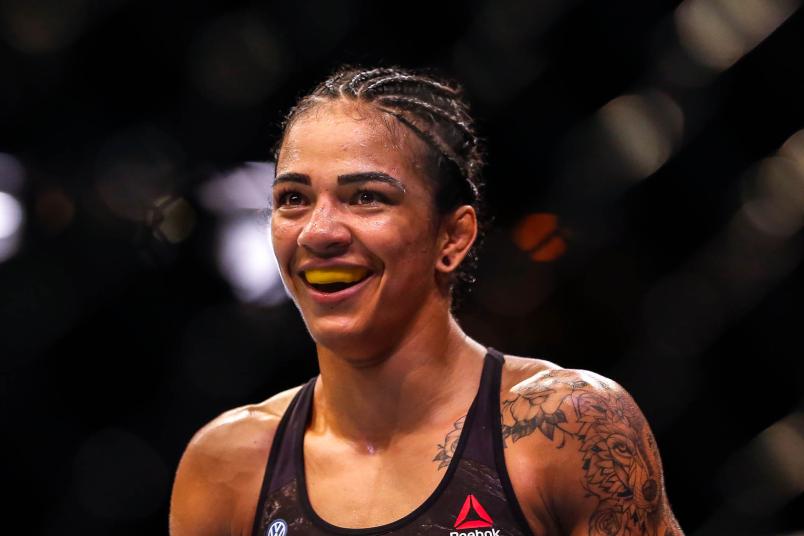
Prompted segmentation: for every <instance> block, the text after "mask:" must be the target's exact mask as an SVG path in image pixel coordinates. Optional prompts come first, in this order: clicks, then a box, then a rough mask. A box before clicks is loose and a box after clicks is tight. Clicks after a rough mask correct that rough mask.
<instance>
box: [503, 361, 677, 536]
mask: <svg viewBox="0 0 804 536" xmlns="http://www.w3.org/2000/svg"><path fill="white" fill-rule="evenodd" d="M512 395H513V396H512V397H510V398H509V399H508V400H506V401H505V402H504V403H503V434H504V436H505V437H506V439H510V440H511V441H517V440H518V439H520V438H522V437H524V436H527V435H530V434H538V435H541V436H543V437H546V438H547V439H548V440H550V442H551V443H553V446H554V447H555V449H554V450H553V451H552V452H553V453H554V454H555V457H554V459H553V463H552V464H551V469H550V482H551V486H550V489H551V495H552V500H551V502H552V506H553V509H554V510H555V512H554V513H555V517H556V519H557V520H558V521H559V523H560V525H561V526H562V527H563V529H564V532H565V533H566V534H569V535H570V536H598V535H600V536H603V535H605V536H615V535H616V536H620V535H623V536H624V535H633V536H636V535H645V536H682V535H683V533H682V531H681V528H680V527H679V525H678V522H677V521H676V519H675V516H674V515H673V513H672V511H671V509H670V504H669V502H668V500H667V496H666V494H665V488H664V475H663V470H662V463H661V458H660V456H659V451H658V449H657V447H656V443H655V440H654V437H653V434H652V432H651V430H650V427H649V425H648V423H647V421H646V419H645V417H644V415H643V414H642V412H641V411H640V409H639V407H638V406H637V405H636V403H635V402H634V400H633V398H632V397H631V396H630V395H629V394H628V392H626V391H625V389H623V388H622V387H621V386H619V385H618V384H616V383H615V382H612V381H611V380H608V379H606V378H604V377H602V376H600V375H597V374H594V373H592V372H588V371H574V370H553V371H549V372H548V373H547V374H544V375H537V376H536V377H533V378H531V379H529V380H527V381H525V382H522V383H521V384H519V385H517V386H516V387H514V389H512Z"/></svg>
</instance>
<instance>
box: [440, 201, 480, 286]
mask: <svg viewBox="0 0 804 536" xmlns="http://www.w3.org/2000/svg"><path fill="white" fill-rule="evenodd" d="M476 238H477V212H475V209H474V207H472V206H471V205H462V206H460V207H458V208H456V209H455V210H454V211H453V212H452V213H451V214H448V215H446V216H444V217H443V220H442V222H441V226H440V230H439V240H440V244H439V249H438V257H437V258H436V264H435V267H436V270H438V271H439V272H442V273H444V274H449V273H450V272H452V271H454V270H455V269H456V268H457V267H458V265H459V264H461V262H462V261H463V259H464V257H466V255H467V254H468V253H469V249H471V247H472V244H474V242H475V239H476Z"/></svg>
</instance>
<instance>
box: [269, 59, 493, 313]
mask: <svg viewBox="0 0 804 536" xmlns="http://www.w3.org/2000/svg"><path fill="white" fill-rule="evenodd" d="M463 93H464V92H463V88H462V87H461V86H460V85H459V84H457V83H454V82H452V81H448V80H446V79H443V78H442V77H439V76H436V75H433V74H431V73H425V72H419V71H414V70H411V69H403V68H400V67H376V68H368V69H365V68H360V67H354V66H343V67H340V68H339V69H337V70H336V71H335V72H333V73H332V74H331V75H330V76H329V77H328V78H327V79H326V80H324V81H323V82H321V83H320V84H318V86H316V87H315V89H313V91H312V92H310V93H309V94H308V95H306V96H304V97H302V98H301V99H300V100H299V101H298V103H297V104H296V105H295V106H294V107H293V108H291V110H290V112H289V113H288V114H287V116H286V117H285V120H284V122H283V124H282V131H283V132H287V130H288V129H289V127H290V126H291V125H292V124H293V122H294V121H295V120H296V119H297V118H299V117H300V116H301V115H302V114H304V112H306V111H307V110H310V109H312V108H314V107H315V106H317V105H318V104H320V103H321V102H325V101H331V100H336V99H347V100H356V101H361V102H365V103H370V104H373V105H375V106H376V107H377V109H378V110H381V111H383V112H385V113H388V114H390V115H393V116H394V117H395V118H396V119H397V120H398V121H399V122H400V123H402V124H403V125H405V126H406V127H407V128H408V129H410V130H411V131H412V132H413V133H414V134H415V135H416V136H417V137H419V138H420V139H421V140H422V141H423V142H424V143H425V145H426V146H427V147H429V148H430V151H429V154H428V155H426V157H427V161H428V162H429V164H428V165H429V168H430V175H431V178H432V179H433V181H434V182H435V185H436V188H435V190H436V195H435V205H436V209H437V210H438V212H439V213H440V214H447V213H449V212H451V211H452V210H454V209H456V208H457V207H459V206H460V205H463V204H468V205H472V206H473V207H474V208H475V210H476V212H477V213H478V216H479V218H478V222H479V223H480V229H479V233H478V237H477V239H476V240H475V244H474V245H473V247H472V248H471V249H470V251H469V253H468V255H467V256H466V258H465V259H464V261H463V262H462V263H461V265H460V266H459V267H458V268H457V269H456V270H455V272H454V273H455V277H456V281H455V283H457V284H458V286H460V287H464V286H468V285H470V284H472V283H474V281H475V277H474V270H475V269H476V265H477V250H478V249H479V247H480V243H481V240H482V237H483V234H484V233H483V231H484V227H485V206H484V204H483V198H482V187H483V182H482V178H481V170H482V168H483V165H484V163H485V162H484V160H485V154H484V153H485V151H484V148H483V145H482V142H481V140H480V138H479V137H478V136H477V133H476V131H475V126H474V119H473V117H472V115H471V114H470V111H469V105H468V103H467V101H466V100H465V99H464V95H463ZM281 145H282V139H280V140H279V142H278V144H277V146H276V148H275V154H274V156H275V158H276V159H278V157H279V149H281ZM455 294H456V292H455V291H453V297H454V298H456V299H454V300H453V307H456V306H457V303H458V300H457V298H458V297H459V296H455Z"/></svg>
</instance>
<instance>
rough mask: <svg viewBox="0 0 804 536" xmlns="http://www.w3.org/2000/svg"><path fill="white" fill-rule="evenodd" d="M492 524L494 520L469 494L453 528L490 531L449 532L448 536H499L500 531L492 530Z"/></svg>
mask: <svg viewBox="0 0 804 536" xmlns="http://www.w3.org/2000/svg"><path fill="white" fill-rule="evenodd" d="M493 524H494V520H492V519H491V516H490V515H489V513H488V512H486V509H485V508H483V506H482V505H481V504H480V501H478V500H477V498H476V497H475V496H474V495H471V494H469V495H467V496H466V500H465V501H464V502H463V506H462V507H461V511H460V513H459V514H458V519H456V520H455V528H456V529H481V528H489V529H491V530H471V531H469V532H458V531H451V532H450V533H449V536H500V531H499V530H497V529H495V528H493V527H492V525H493Z"/></svg>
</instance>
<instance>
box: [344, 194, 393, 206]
mask: <svg viewBox="0 0 804 536" xmlns="http://www.w3.org/2000/svg"><path fill="white" fill-rule="evenodd" d="M352 199H353V200H354V202H355V203H356V204H358V205H374V204H376V203H387V202H388V199H387V198H386V197H385V196H384V195H382V194H381V193H379V192H375V191H374V190H358V191H357V192H356V193H355V195H354V197H353V198H352Z"/></svg>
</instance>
